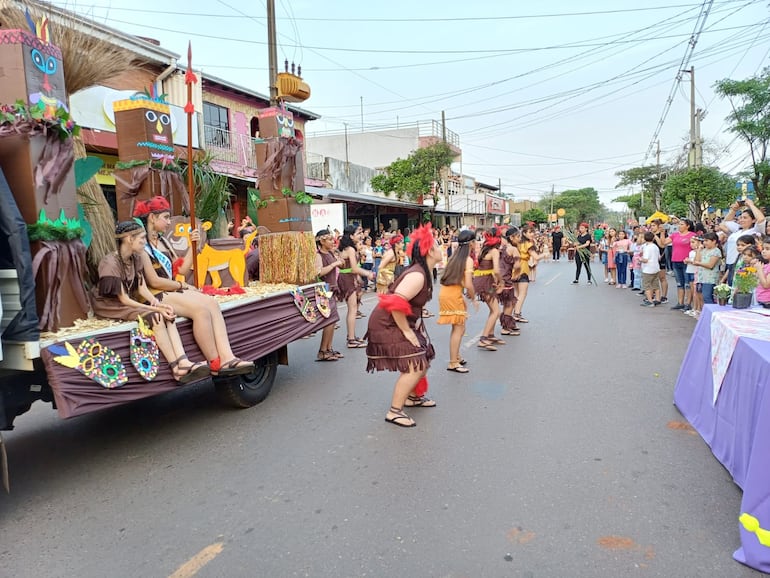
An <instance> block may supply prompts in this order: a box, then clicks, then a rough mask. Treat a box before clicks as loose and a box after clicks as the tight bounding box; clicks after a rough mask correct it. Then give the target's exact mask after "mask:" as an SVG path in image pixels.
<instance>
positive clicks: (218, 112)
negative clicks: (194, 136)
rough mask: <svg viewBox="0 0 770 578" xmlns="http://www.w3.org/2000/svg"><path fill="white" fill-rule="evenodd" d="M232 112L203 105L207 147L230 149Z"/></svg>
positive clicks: (222, 107)
mask: <svg viewBox="0 0 770 578" xmlns="http://www.w3.org/2000/svg"><path fill="white" fill-rule="evenodd" d="M229 113H230V111H229V110H227V109H226V108H225V107H224V106H218V105H216V104H211V103H210V102H204V103H203V129H204V132H205V136H206V146H207V147H210V146H211V147H216V148H221V149H229V148H230V114H229Z"/></svg>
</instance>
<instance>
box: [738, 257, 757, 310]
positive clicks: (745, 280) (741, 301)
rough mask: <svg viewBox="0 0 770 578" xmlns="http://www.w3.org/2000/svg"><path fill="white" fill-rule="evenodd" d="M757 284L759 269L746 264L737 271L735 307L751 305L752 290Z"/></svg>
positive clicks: (741, 307) (742, 307)
mask: <svg viewBox="0 0 770 578" xmlns="http://www.w3.org/2000/svg"><path fill="white" fill-rule="evenodd" d="M756 286H757V270H756V268H754V267H751V266H747V265H744V266H743V267H741V268H740V269H738V270H737V271H736V272H735V275H734V277H733V287H734V288H735V294H734V295H733V307H735V308H736V309H747V308H748V307H749V306H750V305H751V292H752V291H754V288H755V287H756Z"/></svg>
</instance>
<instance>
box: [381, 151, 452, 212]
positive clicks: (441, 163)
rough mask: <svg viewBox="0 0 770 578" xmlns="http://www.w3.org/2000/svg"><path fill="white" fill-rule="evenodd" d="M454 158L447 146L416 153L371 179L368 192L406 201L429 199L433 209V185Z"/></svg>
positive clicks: (434, 196) (435, 189)
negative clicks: (422, 197)
mask: <svg viewBox="0 0 770 578" xmlns="http://www.w3.org/2000/svg"><path fill="white" fill-rule="evenodd" d="M455 156H456V155H455V153H454V152H453V151H452V149H451V148H450V147H449V145H447V144H446V143H443V142H439V143H436V144H434V145H431V146H429V147H424V148H420V149H417V150H416V151H414V152H413V153H412V154H411V155H409V156H408V157H407V158H405V159H396V160H395V161H393V162H392V163H390V165H388V167H387V168H386V169H385V172H384V173H383V174H380V175H376V176H374V177H372V180H371V184H372V188H373V189H374V190H375V191H379V192H381V193H385V194H386V195H391V194H395V195H396V197H397V198H399V199H407V200H410V201H416V200H417V199H418V198H419V197H421V196H425V195H430V196H432V198H433V206H434V207H435V206H437V205H438V202H439V199H438V193H439V191H438V187H434V186H433V184H434V183H436V182H440V180H441V173H442V170H444V169H446V168H447V167H449V166H450V165H451V164H452V161H453V160H454V158H455Z"/></svg>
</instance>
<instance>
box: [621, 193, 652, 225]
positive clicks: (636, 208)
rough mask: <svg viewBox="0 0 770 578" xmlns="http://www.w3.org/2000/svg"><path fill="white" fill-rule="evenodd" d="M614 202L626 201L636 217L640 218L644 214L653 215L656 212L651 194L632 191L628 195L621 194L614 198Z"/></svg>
mask: <svg viewBox="0 0 770 578" xmlns="http://www.w3.org/2000/svg"><path fill="white" fill-rule="evenodd" d="M612 202H613V203H625V204H626V206H627V207H628V210H629V211H631V212H632V213H633V215H634V217H635V218H637V219H638V218H639V217H641V216H643V215H652V214H653V213H654V212H655V203H654V202H653V199H652V198H650V197H649V196H645V195H642V193H630V194H628V195H620V196H619V197H615V198H614V199H612Z"/></svg>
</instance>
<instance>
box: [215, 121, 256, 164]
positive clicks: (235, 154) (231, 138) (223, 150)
mask: <svg viewBox="0 0 770 578" xmlns="http://www.w3.org/2000/svg"><path fill="white" fill-rule="evenodd" d="M203 134H204V137H205V139H206V150H207V151H208V152H209V153H210V154H211V156H212V157H213V158H214V159H215V160H217V161H221V162H225V163H230V164H233V165H238V166H241V167H248V168H250V169H254V170H256V168H257V158H256V155H255V152H254V145H255V142H254V139H253V138H252V137H250V136H249V135H246V134H238V133H235V132H232V131H229V130H224V129H221V128H218V127H214V126H210V125H204V126H203Z"/></svg>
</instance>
